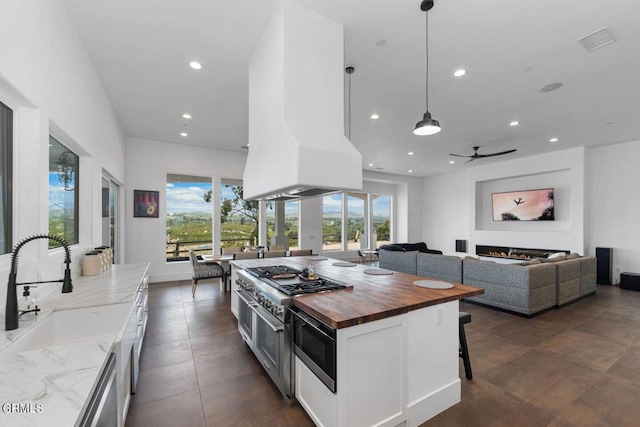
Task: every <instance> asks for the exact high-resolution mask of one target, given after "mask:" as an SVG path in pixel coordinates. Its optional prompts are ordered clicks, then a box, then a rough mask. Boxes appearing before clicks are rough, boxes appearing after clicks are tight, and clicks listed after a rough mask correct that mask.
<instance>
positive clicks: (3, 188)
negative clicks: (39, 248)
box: [0, 102, 13, 254]
mask: <svg viewBox="0 0 640 427" xmlns="http://www.w3.org/2000/svg"><path fill="white" fill-rule="evenodd" d="M12 164H13V111H12V110H11V109H10V108H9V107H7V106H6V105H4V104H3V103H1V102H0V254H6V253H9V252H11V251H12V247H11V246H12V245H13V240H12V209H11V207H12V202H11V200H12V198H11V190H12V185H11V181H12V176H13V168H12Z"/></svg>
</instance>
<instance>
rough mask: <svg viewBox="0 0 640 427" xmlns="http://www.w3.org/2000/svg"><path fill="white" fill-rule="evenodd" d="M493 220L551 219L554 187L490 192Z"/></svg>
mask: <svg viewBox="0 0 640 427" xmlns="http://www.w3.org/2000/svg"><path fill="white" fill-rule="evenodd" d="M491 206H492V208H493V220H494V221H553V220H555V212H554V189H553V188H543V189H540V190H523V191H510V192H506V193H492V194H491Z"/></svg>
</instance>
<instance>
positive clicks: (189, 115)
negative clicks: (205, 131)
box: [182, 113, 191, 119]
mask: <svg viewBox="0 0 640 427" xmlns="http://www.w3.org/2000/svg"><path fill="white" fill-rule="evenodd" d="M182 117H183V118H185V119H190V118H191V114H189V113H184V114H183V115H182Z"/></svg>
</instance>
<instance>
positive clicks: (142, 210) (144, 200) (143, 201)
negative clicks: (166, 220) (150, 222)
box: [133, 190, 160, 218]
mask: <svg viewBox="0 0 640 427" xmlns="http://www.w3.org/2000/svg"><path fill="white" fill-rule="evenodd" d="M159 201H160V192H159V191H148V190H133V216H134V217H140V218H158V202H159Z"/></svg>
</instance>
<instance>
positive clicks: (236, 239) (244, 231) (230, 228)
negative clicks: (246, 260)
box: [220, 180, 260, 247]
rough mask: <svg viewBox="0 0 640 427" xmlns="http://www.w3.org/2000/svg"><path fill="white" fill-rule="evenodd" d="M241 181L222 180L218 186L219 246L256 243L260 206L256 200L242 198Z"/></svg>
mask: <svg viewBox="0 0 640 427" xmlns="http://www.w3.org/2000/svg"><path fill="white" fill-rule="evenodd" d="M243 197H244V189H243V187H242V182H240V181H230V180H223V181H222V183H221V187H220V222H222V224H221V228H220V246H221V247H228V246H251V245H257V244H258V219H259V215H260V207H259V203H258V201H257V200H244V198H243Z"/></svg>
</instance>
